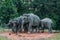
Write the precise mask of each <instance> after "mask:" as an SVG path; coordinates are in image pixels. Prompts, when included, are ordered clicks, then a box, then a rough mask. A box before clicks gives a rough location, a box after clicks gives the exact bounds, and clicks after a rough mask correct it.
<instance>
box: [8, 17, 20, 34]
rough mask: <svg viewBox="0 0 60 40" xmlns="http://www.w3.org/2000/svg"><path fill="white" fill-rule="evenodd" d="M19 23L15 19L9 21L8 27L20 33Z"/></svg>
mask: <svg viewBox="0 0 60 40" xmlns="http://www.w3.org/2000/svg"><path fill="white" fill-rule="evenodd" d="M18 25H19V24H18V22H17V19H16V18H14V19H12V20H9V23H8V26H10V27H11V28H12V32H14V33H17V32H18Z"/></svg>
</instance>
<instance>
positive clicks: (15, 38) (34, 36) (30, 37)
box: [0, 32, 54, 40]
mask: <svg viewBox="0 0 60 40" xmlns="http://www.w3.org/2000/svg"><path fill="white" fill-rule="evenodd" d="M53 35H54V34H53V33H52V34H48V33H46V32H45V33H30V34H28V33H18V34H17V35H16V34H14V33H11V32H3V33H0V36H4V37H7V38H9V39H11V40H41V39H42V40H43V39H45V38H48V37H51V36H53Z"/></svg>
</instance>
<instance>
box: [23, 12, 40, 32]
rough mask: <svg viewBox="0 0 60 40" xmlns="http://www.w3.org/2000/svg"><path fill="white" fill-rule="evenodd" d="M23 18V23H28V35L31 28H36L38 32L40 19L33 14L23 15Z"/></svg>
mask: <svg viewBox="0 0 60 40" xmlns="http://www.w3.org/2000/svg"><path fill="white" fill-rule="evenodd" d="M23 16H26V17H27V18H25V21H24V22H26V23H28V33H30V32H31V31H32V30H33V29H32V28H33V27H36V29H37V31H38V29H39V25H40V18H39V17H38V16H37V15H35V14H33V13H29V14H23Z"/></svg>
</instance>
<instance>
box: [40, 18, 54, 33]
mask: <svg viewBox="0 0 60 40" xmlns="http://www.w3.org/2000/svg"><path fill="white" fill-rule="evenodd" d="M52 25H53V22H52V20H51V19H50V18H44V19H42V20H41V27H42V32H44V28H45V27H47V28H48V30H49V31H48V32H49V33H52Z"/></svg>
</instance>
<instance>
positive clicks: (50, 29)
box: [48, 24, 52, 33]
mask: <svg viewBox="0 0 60 40" xmlns="http://www.w3.org/2000/svg"><path fill="white" fill-rule="evenodd" d="M48 27H49V28H48V30H49V33H52V27H51V24H50V25H48Z"/></svg>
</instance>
